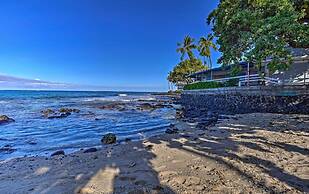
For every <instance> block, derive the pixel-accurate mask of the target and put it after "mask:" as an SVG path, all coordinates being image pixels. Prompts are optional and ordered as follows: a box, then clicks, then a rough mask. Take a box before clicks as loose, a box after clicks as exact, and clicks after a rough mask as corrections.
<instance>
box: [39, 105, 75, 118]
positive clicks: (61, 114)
mask: <svg viewBox="0 0 309 194" xmlns="http://www.w3.org/2000/svg"><path fill="white" fill-rule="evenodd" d="M79 112H80V110H79V109H75V108H60V109H59V110H58V111H55V110H53V109H46V110H43V111H41V113H42V116H43V117H44V118H47V119H60V118H65V117H68V116H70V115H71V114H72V113H79Z"/></svg>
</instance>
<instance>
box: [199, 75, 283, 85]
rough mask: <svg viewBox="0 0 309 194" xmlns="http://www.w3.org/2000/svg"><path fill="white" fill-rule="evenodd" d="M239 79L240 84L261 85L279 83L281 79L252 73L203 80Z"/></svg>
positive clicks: (222, 80)
mask: <svg viewBox="0 0 309 194" xmlns="http://www.w3.org/2000/svg"><path fill="white" fill-rule="evenodd" d="M235 79H236V80H238V86H244V85H245V86H248V85H249V86H250V85H261V83H263V84H265V85H279V84H280V80H279V79H275V78H270V77H264V78H262V77H261V76H260V75H259V74H251V75H249V76H248V75H242V76H235V77H227V78H221V79H213V80H204V81H201V82H227V81H229V80H235Z"/></svg>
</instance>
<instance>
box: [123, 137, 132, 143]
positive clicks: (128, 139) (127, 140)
mask: <svg viewBox="0 0 309 194" xmlns="http://www.w3.org/2000/svg"><path fill="white" fill-rule="evenodd" d="M124 141H125V142H129V141H132V139H131V138H128V137H127V138H125V139H124Z"/></svg>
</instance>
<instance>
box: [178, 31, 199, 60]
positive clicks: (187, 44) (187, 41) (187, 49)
mask: <svg viewBox="0 0 309 194" xmlns="http://www.w3.org/2000/svg"><path fill="white" fill-rule="evenodd" d="M177 46H178V48H177V50H176V51H177V52H178V53H180V54H181V57H180V60H181V61H183V60H184V58H185V55H188V57H189V59H190V60H193V59H195V56H194V53H193V50H194V49H196V45H195V44H194V39H193V38H191V37H190V36H188V35H187V36H186V37H185V38H184V40H183V42H182V43H177Z"/></svg>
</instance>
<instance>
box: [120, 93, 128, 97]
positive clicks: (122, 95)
mask: <svg viewBox="0 0 309 194" xmlns="http://www.w3.org/2000/svg"><path fill="white" fill-rule="evenodd" d="M118 96H121V97H125V96H128V95H127V94H118Z"/></svg>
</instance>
